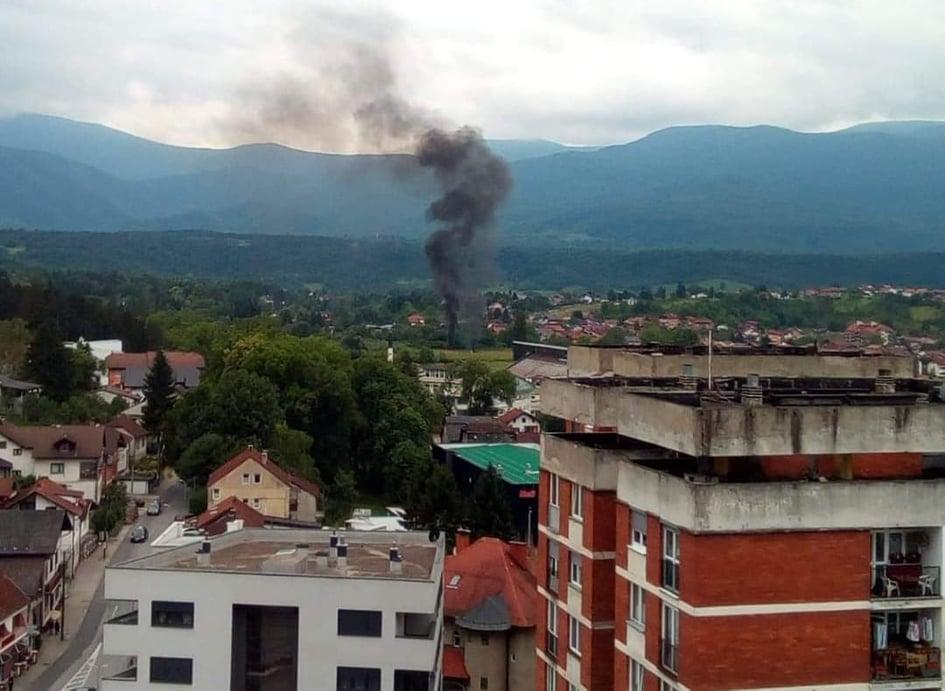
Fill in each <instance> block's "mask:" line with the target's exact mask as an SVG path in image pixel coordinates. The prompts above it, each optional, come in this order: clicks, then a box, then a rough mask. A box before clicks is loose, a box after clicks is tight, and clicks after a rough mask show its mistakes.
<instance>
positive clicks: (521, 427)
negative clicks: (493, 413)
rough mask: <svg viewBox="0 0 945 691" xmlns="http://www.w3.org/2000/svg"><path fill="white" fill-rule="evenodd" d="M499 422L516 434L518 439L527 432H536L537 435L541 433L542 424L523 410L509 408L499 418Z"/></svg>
mask: <svg viewBox="0 0 945 691" xmlns="http://www.w3.org/2000/svg"><path fill="white" fill-rule="evenodd" d="M499 422H501V423H502V425H504V426H505V428H506V429H507V430H509V431H511V432H514V433H515V435H516V439H517V438H518V435H520V434H524V433H526V432H534V433H536V434H537V433H540V432H541V423H540V422H539V421H538V418H537V417H535V416H534V415H532V414H531V413H528V412H526V411H524V410H522V409H521V408H509V409H508V410H507V411H506V412H504V413H503V414H502V415H500V416H499Z"/></svg>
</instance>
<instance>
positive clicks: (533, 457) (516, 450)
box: [440, 444, 541, 485]
mask: <svg viewBox="0 0 945 691" xmlns="http://www.w3.org/2000/svg"><path fill="white" fill-rule="evenodd" d="M440 448H442V449H445V450H447V451H450V452H452V453H453V454H455V455H456V456H458V457H459V458H461V459H463V460H464V461H466V462H467V463H471V464H473V465H474V466H476V467H478V468H480V469H482V470H486V469H488V468H489V466H490V465H492V466H495V468H496V469H497V470H498V471H499V474H500V475H501V476H502V479H503V480H505V482H507V483H509V484H510V485H537V484H538V472H539V466H540V456H541V454H540V447H539V446H538V444H440Z"/></svg>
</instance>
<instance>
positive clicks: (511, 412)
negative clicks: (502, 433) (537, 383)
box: [499, 408, 534, 425]
mask: <svg viewBox="0 0 945 691" xmlns="http://www.w3.org/2000/svg"><path fill="white" fill-rule="evenodd" d="M519 415H528V417H530V418H532V419H534V416H533V415H532V414H531V413H526V412H525V411H524V410H522V409H521V408H509V409H508V410H507V411H506V412H505V413H503V414H502V415H500V416H499V422H501V423H502V424H503V425H508V424H509V423H511V422H512V421H513V420H515V418H517V417H518V416H519Z"/></svg>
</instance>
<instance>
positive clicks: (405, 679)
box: [394, 669, 430, 691]
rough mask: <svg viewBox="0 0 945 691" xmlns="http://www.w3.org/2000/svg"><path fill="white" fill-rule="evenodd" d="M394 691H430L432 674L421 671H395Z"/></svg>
mask: <svg viewBox="0 0 945 691" xmlns="http://www.w3.org/2000/svg"><path fill="white" fill-rule="evenodd" d="M394 691H430V673H429V672H424V671H420V670H410V669H395V670H394Z"/></svg>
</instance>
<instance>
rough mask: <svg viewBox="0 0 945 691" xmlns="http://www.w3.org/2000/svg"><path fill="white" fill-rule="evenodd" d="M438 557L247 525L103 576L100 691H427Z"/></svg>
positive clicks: (434, 682) (433, 679) (419, 540)
mask: <svg viewBox="0 0 945 691" xmlns="http://www.w3.org/2000/svg"><path fill="white" fill-rule="evenodd" d="M443 556H444V548H443V541H442V539H441V540H440V541H438V542H430V541H429V538H428V536H427V534H426V533H418V532H408V533H398V534H397V535H396V541H392V539H391V536H390V535H388V536H385V537H383V538H382V537H381V536H378V535H374V534H370V533H357V532H350V531H347V532H343V533H339V534H337V535H336V534H334V533H330V532H328V531H321V530H269V529H263V528H258V529H256V528H252V529H250V528H247V529H243V530H240V531H235V532H229V533H225V534H223V535H220V536H219V537H216V538H212V539H210V540H207V541H204V542H201V543H199V544H196V545H187V546H183V547H178V548H176V549H171V550H167V551H164V552H161V553H158V554H154V555H150V556H147V557H142V558H139V559H135V560H132V561H128V562H125V563H122V564H119V565H116V566H111V567H109V568H108V569H107V570H106V572H105V597H106V599H107V604H106V607H107V609H106V612H107V614H106V620H105V633H104V648H103V652H104V655H105V658H104V661H103V662H104V665H105V667H104V668H103V672H102V680H101V685H100V688H101V689H104V690H105V691H114V690H122V691H131V690H132V689H164V688H168V689H169V688H177V689H179V688H180V687H181V685H185V686H187V685H189V686H191V687H192V688H195V689H205V690H207V691H211V690H216V689H232V690H233V691H248V690H250V689H253V690H258V691H296V690H302V689H304V690H305V691H432V690H433V689H436V688H438V687H439V683H440V676H441V674H440V659H441V653H440V650H441V645H442V641H441V637H442V622H443V617H442V597H441V595H442V592H443V584H442V578H443ZM171 685H173V686H171Z"/></svg>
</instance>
